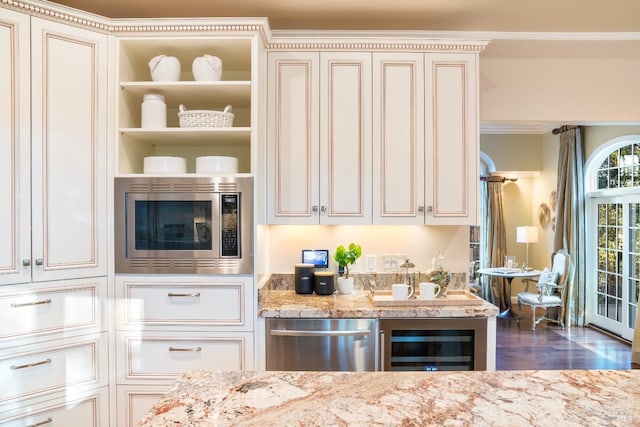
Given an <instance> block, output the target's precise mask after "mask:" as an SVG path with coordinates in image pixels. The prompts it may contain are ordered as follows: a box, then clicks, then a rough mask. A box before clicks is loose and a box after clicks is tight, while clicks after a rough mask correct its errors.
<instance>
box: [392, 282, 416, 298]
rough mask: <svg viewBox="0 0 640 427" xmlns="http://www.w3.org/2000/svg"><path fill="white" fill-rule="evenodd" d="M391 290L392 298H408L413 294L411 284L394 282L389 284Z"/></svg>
mask: <svg viewBox="0 0 640 427" xmlns="http://www.w3.org/2000/svg"><path fill="white" fill-rule="evenodd" d="M391 290H392V291H393V299H399V300H402V299H409V298H411V297H412V296H413V286H409V285H406V284H404V283H394V284H393V285H391Z"/></svg>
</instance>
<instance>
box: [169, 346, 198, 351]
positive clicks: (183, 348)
mask: <svg viewBox="0 0 640 427" xmlns="http://www.w3.org/2000/svg"><path fill="white" fill-rule="evenodd" d="M169 351H202V347H189V348H185V347H173V346H172V347H169Z"/></svg>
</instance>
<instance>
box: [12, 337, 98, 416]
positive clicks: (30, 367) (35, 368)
mask: <svg viewBox="0 0 640 427" xmlns="http://www.w3.org/2000/svg"><path fill="white" fill-rule="evenodd" d="M0 381H2V384H4V386H3V387H2V388H1V389H0V415H1V414H3V413H4V412H8V411H13V410H17V409H18V408H20V407H26V406H28V403H30V399H34V398H38V397H44V396H50V398H55V397H62V396H64V395H65V394H72V393H76V392H81V391H87V390H96V389H99V388H101V387H105V386H107V385H108V375H107V334H106V332H105V333H100V334H91V335H84V336H81V337H73V338H64V339H59V340H55V341H44V342H41V343H34V344H29V345H24V346H21V347H12V348H6V349H2V350H0Z"/></svg>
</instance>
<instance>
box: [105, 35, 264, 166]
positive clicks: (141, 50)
mask: <svg viewBox="0 0 640 427" xmlns="http://www.w3.org/2000/svg"><path fill="white" fill-rule="evenodd" d="M150 28H151V29H150V30H149V32H148V33H146V34H142V35H138V36H135V37H128V36H119V37H117V52H118V53H117V58H118V86H119V89H118V92H117V95H118V110H119V111H118V115H117V117H118V128H119V135H118V143H117V171H116V173H117V174H120V175H126V174H141V173H143V172H144V168H143V161H144V157H147V156H177V157H184V158H185V159H186V160H187V173H194V172H195V171H196V170H195V163H196V158H197V157H198V156H233V157H237V158H238V171H239V172H241V173H252V172H253V170H252V161H255V160H254V159H252V150H251V143H252V139H257V128H256V127H255V126H254V124H253V123H252V120H253V119H252V114H255V113H254V112H253V110H252V104H253V103H252V99H253V97H255V96H257V93H256V92H255V87H254V85H253V81H252V79H254V78H256V77H255V74H254V68H255V67H256V64H255V63H254V60H253V55H254V52H255V51H256V50H257V46H258V45H259V43H258V38H257V36H256V35H255V34H251V33H247V34H246V35H242V34H239V35H234V36H227V37H218V36H205V35H197V36H191V35H178V34H177V33H172V32H170V33H168V34H167V35H166V36H164V37H158V34H157V33H154V32H153V30H152V29H153V28H155V27H153V26H151V27H150ZM176 28H177V27H176ZM205 54H209V55H215V56H217V57H218V58H220V59H221V61H222V77H221V80H219V81H196V80H195V79H194V75H193V72H192V63H193V61H194V60H195V59H196V58H198V57H201V56H203V55H205ZM159 55H166V56H172V57H175V58H177V59H178V61H179V63H180V68H181V71H180V79H179V80H177V81H153V80H152V77H151V66H150V61H151V60H152V59H153V58H155V57H156V56H159ZM146 94H159V95H162V96H163V97H164V100H165V103H166V109H167V113H166V114H167V117H166V121H167V127H164V128H143V127H142V124H141V110H142V102H143V97H144V95H146ZM180 105H184V107H185V109H186V110H187V111H189V110H215V111H223V110H224V109H225V108H226V106H227V105H230V106H231V112H232V113H233V114H234V119H233V126H231V127H228V126H226V127H211V126H204V127H180V123H179V116H178V112H179V106H180Z"/></svg>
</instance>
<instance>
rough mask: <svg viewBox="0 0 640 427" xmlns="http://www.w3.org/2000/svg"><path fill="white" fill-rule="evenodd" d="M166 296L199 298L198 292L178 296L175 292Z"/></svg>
mask: <svg viewBox="0 0 640 427" xmlns="http://www.w3.org/2000/svg"><path fill="white" fill-rule="evenodd" d="M167 296H170V297H191V298H199V297H200V292H194V293H192V294H179V293H175V292H169V293H168V294H167Z"/></svg>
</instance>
